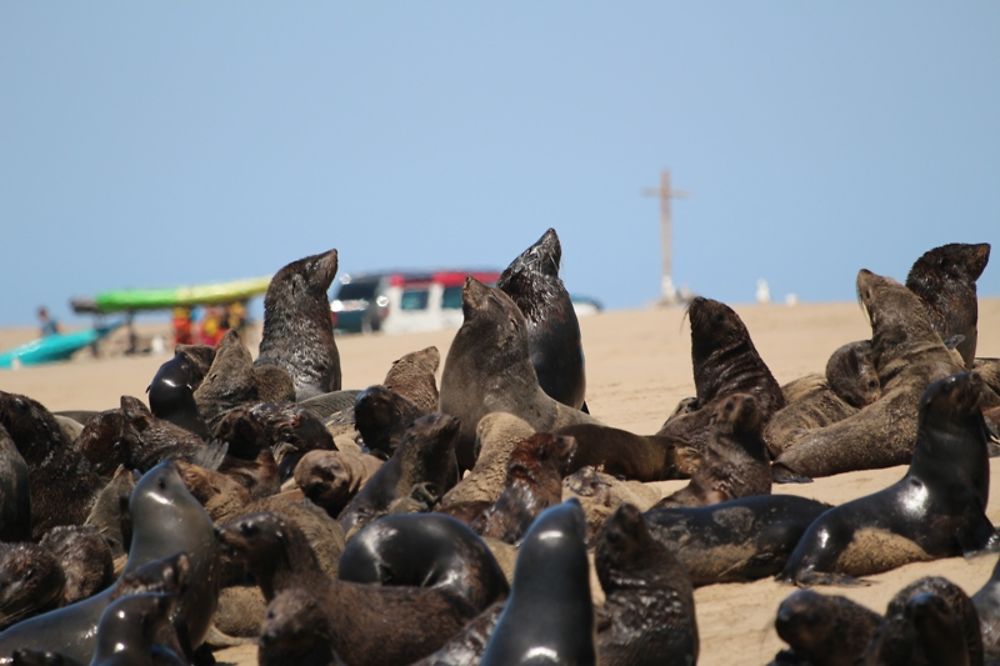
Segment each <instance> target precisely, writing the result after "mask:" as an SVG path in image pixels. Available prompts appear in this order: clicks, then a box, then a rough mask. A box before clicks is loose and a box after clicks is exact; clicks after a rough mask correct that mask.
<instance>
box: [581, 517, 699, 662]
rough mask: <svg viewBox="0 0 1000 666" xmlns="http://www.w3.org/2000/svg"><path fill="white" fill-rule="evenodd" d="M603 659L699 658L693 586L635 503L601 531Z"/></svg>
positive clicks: (598, 550) (599, 640)
mask: <svg viewBox="0 0 1000 666" xmlns="http://www.w3.org/2000/svg"><path fill="white" fill-rule="evenodd" d="M595 564H596V568H597V577H598V579H599V580H600V581H601V587H602V588H603V589H604V594H605V602H604V606H602V607H601V608H600V609H599V612H598V626H597V646H598V654H599V655H600V663H601V664H608V665H611V666H614V665H625V664H629V665H631V664H654V663H655V664H669V665H670V666H687V665H689V664H694V663H697V661H698V624H697V621H696V619H695V613H694V591H693V588H692V586H691V580H690V578H689V577H688V574H687V571H686V570H685V569H684V567H683V566H682V565H681V564H680V562H678V561H677V558H676V557H675V556H674V555H673V554H672V553H671V552H670V551H669V550H667V549H666V547H665V546H663V545H662V544H660V543H658V542H656V541H655V540H654V539H653V538H652V537H651V536H650V535H649V531H648V530H647V528H646V524H645V522H644V521H643V518H642V514H641V513H640V512H639V510H638V509H637V508H636V507H634V506H632V505H631V504H623V505H621V506H620V507H618V510H617V511H616V512H615V513H614V514H613V515H612V516H611V518H609V519H608V522H607V523H605V525H604V528H603V529H602V530H601V532H600V534H599V535H598V537H597V546H596V549H595Z"/></svg>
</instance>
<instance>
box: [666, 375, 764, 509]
mask: <svg viewBox="0 0 1000 666" xmlns="http://www.w3.org/2000/svg"><path fill="white" fill-rule="evenodd" d="M762 425H763V423H762V420H761V413H760V410H759V409H758V408H757V400H756V398H754V397H753V396H752V395H750V394H749V393H734V394H732V395H729V396H727V397H726V398H725V399H723V400H722V401H721V402H719V403H718V404H717V405H716V408H715V416H714V417H713V419H712V432H711V434H710V435H709V437H708V441H707V442H706V445H705V454H704V456H703V457H702V462H701V464H700V465H699V466H698V469H696V470H695V471H694V474H692V476H691V482H690V483H689V484H688V485H687V486H685V487H684V488H681V489H680V490H678V491H677V492H675V493H673V494H672V495H669V496H668V497H665V498H663V499H662V500H660V501H659V502H657V504H656V506H657V507H671V506H675V507H676V506H701V505H704V504H715V503H717V502H725V501H726V500H731V499H736V498H738V497H746V496H749V495H770V494H771V465H770V463H769V462H768V459H767V447H766V446H765V445H764V440H763V439H762V438H761V426H762Z"/></svg>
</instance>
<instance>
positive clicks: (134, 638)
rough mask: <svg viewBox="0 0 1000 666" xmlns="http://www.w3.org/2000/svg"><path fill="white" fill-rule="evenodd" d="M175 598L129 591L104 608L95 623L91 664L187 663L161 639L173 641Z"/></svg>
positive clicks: (172, 664)
mask: <svg viewBox="0 0 1000 666" xmlns="http://www.w3.org/2000/svg"><path fill="white" fill-rule="evenodd" d="M176 601H177V600H176V598H175V597H173V596H171V595H167V594H162V593H159V592H144V593H142V594H130V595H128V596H125V597H122V598H120V599H117V600H115V601H113V602H111V604H110V605H109V606H108V607H107V608H106V609H105V610H104V613H102V614H101V620H100V622H99V623H98V625H97V638H96V641H95V646H94V656H93V658H92V659H91V661H90V663H91V665H92V666H145V665H147V664H148V665H149V666H154V665H156V666H161V665H170V666H180V665H183V664H186V663H188V662H187V661H186V660H183V659H182V658H181V657H182V655H179V654H177V652H175V651H174V650H172V649H171V648H170V647H168V646H167V645H164V644H163V643H162V642H161V641H163V640H164V634H167V636H168V639H172V640H171V641H170V642H172V643H176V642H177V637H176V636H170V635H171V634H173V631H174V629H173V627H172V626H171V624H170V616H171V614H172V613H173V611H174V607H175V604H176Z"/></svg>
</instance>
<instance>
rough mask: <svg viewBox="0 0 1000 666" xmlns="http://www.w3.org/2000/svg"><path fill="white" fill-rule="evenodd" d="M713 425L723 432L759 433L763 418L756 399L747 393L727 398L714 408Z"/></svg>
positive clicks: (735, 394)
mask: <svg viewBox="0 0 1000 666" xmlns="http://www.w3.org/2000/svg"><path fill="white" fill-rule="evenodd" d="M713 424H714V425H715V427H716V429H719V430H723V431H725V432H733V433H759V432H760V429H761V427H762V426H763V418H762V414H761V412H760V407H759V406H758V404H757V399H756V398H754V397H753V396H752V395H750V394H749V393H734V394H732V395H730V396H727V397H726V398H725V399H724V400H722V402H720V403H719V405H718V407H716V410H715V415H714V417H713Z"/></svg>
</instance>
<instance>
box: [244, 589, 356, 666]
mask: <svg viewBox="0 0 1000 666" xmlns="http://www.w3.org/2000/svg"><path fill="white" fill-rule="evenodd" d="M333 636H334V630H333V627H331V626H330V619H329V617H328V616H327V614H326V612H325V611H324V609H323V606H322V604H321V603H320V600H319V599H317V598H316V595H314V594H311V593H310V592H308V591H306V590H303V589H298V588H293V589H290V590H285V591H284V592H281V593H280V594H278V595H277V596H275V597H274V600H273V601H271V603H270V604H268V606H267V612H266V614H265V616H264V621H263V623H262V624H261V631H260V637H259V638H258V642H259V643H260V648H259V650H258V652H257V664H258V666H286V665H287V664H296V665H297V666H336V665H337V664H343V662H342V661H340V659H339V658H338V657H337V655H336V654H335V653H334V651H333V647H332V645H331V644H332V641H333Z"/></svg>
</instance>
